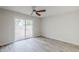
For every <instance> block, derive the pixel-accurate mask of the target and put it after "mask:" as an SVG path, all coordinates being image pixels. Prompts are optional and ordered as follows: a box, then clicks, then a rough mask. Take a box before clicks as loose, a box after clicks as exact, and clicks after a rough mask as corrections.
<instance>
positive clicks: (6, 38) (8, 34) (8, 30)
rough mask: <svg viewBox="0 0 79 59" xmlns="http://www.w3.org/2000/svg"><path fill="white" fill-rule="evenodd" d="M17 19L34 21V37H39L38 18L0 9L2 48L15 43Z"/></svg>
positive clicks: (0, 40) (0, 42)
mask: <svg viewBox="0 0 79 59" xmlns="http://www.w3.org/2000/svg"><path fill="white" fill-rule="evenodd" d="M15 19H24V20H25V19H32V20H33V22H34V23H33V27H34V28H33V31H34V36H39V32H40V31H39V23H40V20H39V19H38V18H36V17H31V16H27V15H24V14H20V13H17V12H13V11H8V10H4V9H0V46H1V45H4V44H7V43H10V42H13V41H14V38H15V27H14V26H15V24H14V23H15Z"/></svg>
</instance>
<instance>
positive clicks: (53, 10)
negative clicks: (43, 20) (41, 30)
mask: <svg viewBox="0 0 79 59" xmlns="http://www.w3.org/2000/svg"><path fill="white" fill-rule="evenodd" d="M0 8H4V9H8V10H11V11H16V12H20V13H23V14H26V15H30V14H31V12H32V6H0ZM36 9H37V10H39V9H46V12H45V13H42V16H40V17H47V16H53V15H58V14H63V13H66V12H72V11H76V10H79V7H77V6H36ZM32 16H36V17H38V16H37V15H36V14H35V13H33V15H32Z"/></svg>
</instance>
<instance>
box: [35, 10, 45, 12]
mask: <svg viewBox="0 0 79 59" xmlns="http://www.w3.org/2000/svg"><path fill="white" fill-rule="evenodd" d="M45 11H46V10H39V11H36V12H45Z"/></svg>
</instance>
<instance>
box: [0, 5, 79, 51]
mask: <svg viewBox="0 0 79 59" xmlns="http://www.w3.org/2000/svg"><path fill="white" fill-rule="evenodd" d="M0 52H79V7H78V6H0Z"/></svg>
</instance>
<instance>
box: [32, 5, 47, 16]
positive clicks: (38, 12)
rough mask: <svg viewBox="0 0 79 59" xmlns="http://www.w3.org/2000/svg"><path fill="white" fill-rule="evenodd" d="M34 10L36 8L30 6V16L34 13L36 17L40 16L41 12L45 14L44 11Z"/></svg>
mask: <svg viewBox="0 0 79 59" xmlns="http://www.w3.org/2000/svg"><path fill="white" fill-rule="evenodd" d="M35 8H36V7H35V6H32V13H31V15H32V14H33V13H35V14H36V15H37V16H41V14H40V13H42V12H46V10H45V9H41V10H36V9H35Z"/></svg>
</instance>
